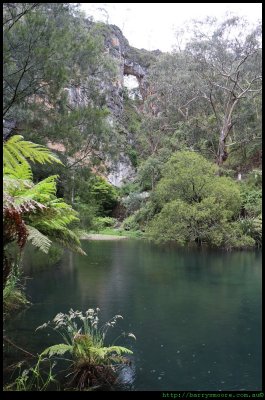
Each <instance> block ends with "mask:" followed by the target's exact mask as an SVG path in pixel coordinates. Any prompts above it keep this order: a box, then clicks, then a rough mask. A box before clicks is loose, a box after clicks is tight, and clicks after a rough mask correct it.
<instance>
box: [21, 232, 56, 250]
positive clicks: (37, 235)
mask: <svg viewBox="0 0 265 400" xmlns="http://www.w3.org/2000/svg"><path fill="white" fill-rule="evenodd" d="M26 228H27V231H28V234H29V235H28V240H29V241H31V242H32V244H33V246H35V247H37V248H38V249H39V250H41V251H43V252H44V253H48V251H49V248H50V245H51V244H52V241H51V240H50V239H49V238H47V236H45V235H43V233H41V232H40V231H38V229H36V228H34V227H33V226H29V225H26Z"/></svg>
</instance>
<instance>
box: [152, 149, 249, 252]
mask: <svg viewBox="0 0 265 400" xmlns="http://www.w3.org/2000/svg"><path fill="white" fill-rule="evenodd" d="M151 202H153V203H154V205H155V204H157V205H158V207H159V208H160V212H158V213H157V214H156V215H155V216H154V218H153V219H152V220H151V221H150V222H149V224H148V228H147V234H148V236H149V238H150V239H151V240H154V241H156V242H169V241H173V242H176V243H177V244H179V245H184V244H186V243H189V242H196V243H199V244H202V243H207V244H209V245H211V246H217V247H224V248H226V249H230V248H233V247H235V248H244V247H251V246H253V245H254V241H253V239H252V238H251V237H248V236H246V235H244V232H243V230H242V227H241V225H240V223H238V222H234V220H235V219H237V218H238V216H239V212H240V206H241V198H240V191H239V188H238V185H237V183H235V182H233V181H232V180H231V179H230V178H226V177H219V176H217V175H216V167H215V166H214V165H212V164H211V163H210V162H209V161H207V160H205V159H203V157H202V156H200V155H198V154H196V153H191V152H179V153H176V154H174V155H173V156H172V157H171V159H170V160H169V162H168V163H167V164H166V165H165V168H164V170H163V178H162V179H161V180H160V182H159V183H158V185H157V187H156V190H155V191H154V194H153V196H152V197H151Z"/></svg>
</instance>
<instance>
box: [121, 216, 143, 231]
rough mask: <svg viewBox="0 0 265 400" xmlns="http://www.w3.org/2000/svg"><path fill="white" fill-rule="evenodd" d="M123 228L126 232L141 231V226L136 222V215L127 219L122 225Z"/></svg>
mask: <svg viewBox="0 0 265 400" xmlns="http://www.w3.org/2000/svg"><path fill="white" fill-rule="evenodd" d="M122 227H123V229H125V230H126V231H137V230H138V229H139V224H138V223H137V222H136V220H135V215H134V214H133V215H130V216H129V217H127V218H125V220H124V221H123V223H122Z"/></svg>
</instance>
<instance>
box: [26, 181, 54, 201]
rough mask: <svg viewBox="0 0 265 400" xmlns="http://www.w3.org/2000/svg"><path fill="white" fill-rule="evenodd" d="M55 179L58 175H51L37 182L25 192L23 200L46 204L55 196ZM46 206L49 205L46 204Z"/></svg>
mask: <svg viewBox="0 0 265 400" xmlns="http://www.w3.org/2000/svg"><path fill="white" fill-rule="evenodd" d="M57 177H58V175H51V176H48V178H45V179H43V180H42V181H40V182H38V183H37V184H36V185H33V186H32V187H31V188H30V189H28V190H27V191H26V192H25V194H24V197H25V199H33V200H36V201H39V202H41V203H44V204H46V203H48V202H49V201H50V199H51V198H52V196H55V195H56V179H57ZM47 206H49V205H48V204H47Z"/></svg>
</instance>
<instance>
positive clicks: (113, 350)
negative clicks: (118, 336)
mask: <svg viewBox="0 0 265 400" xmlns="http://www.w3.org/2000/svg"><path fill="white" fill-rule="evenodd" d="M102 350H104V352H105V354H110V353H116V354H118V356H121V355H122V354H133V352H132V351H131V350H129V349H127V347H123V346H110V347H102Z"/></svg>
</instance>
